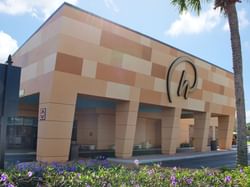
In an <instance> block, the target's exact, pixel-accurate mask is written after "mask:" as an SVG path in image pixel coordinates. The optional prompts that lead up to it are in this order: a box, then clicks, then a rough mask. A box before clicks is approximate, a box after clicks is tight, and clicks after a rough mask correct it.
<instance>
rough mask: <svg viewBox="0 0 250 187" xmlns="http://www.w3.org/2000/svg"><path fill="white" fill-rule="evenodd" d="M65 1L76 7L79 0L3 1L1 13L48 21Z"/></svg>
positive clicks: (0, 6) (0, 3) (0, 5)
mask: <svg viewBox="0 0 250 187" xmlns="http://www.w3.org/2000/svg"><path fill="white" fill-rule="evenodd" d="M64 1H65V2H68V3H71V4H74V5H75V4H77V3H78V1H79V0H1V2H0V13H6V14H11V15H20V14H26V13H29V14H31V15H32V16H35V17H39V18H42V19H46V18H47V17H49V16H50V14H51V13H52V12H53V11H55V10H56V9H57V8H58V7H59V6H60V5H61V4H62V3H63V2H64Z"/></svg>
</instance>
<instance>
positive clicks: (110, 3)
mask: <svg viewBox="0 0 250 187" xmlns="http://www.w3.org/2000/svg"><path fill="white" fill-rule="evenodd" d="M104 3H105V5H106V7H107V8H110V9H112V10H113V11H114V12H119V8H118V6H117V5H116V4H115V2H114V0H104Z"/></svg>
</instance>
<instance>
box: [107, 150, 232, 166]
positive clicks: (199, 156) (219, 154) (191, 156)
mask: <svg viewBox="0 0 250 187" xmlns="http://www.w3.org/2000/svg"><path fill="white" fill-rule="evenodd" d="M232 153H236V150H231V151H223V152H211V153H210V152H209V153H200V154H195V155H186V156H172V157H165V158H164V157H162V158H151V159H140V158H139V157H137V158H136V157H134V159H133V160H132V159H129V160H125V159H117V158H108V161H111V162H114V163H122V164H133V163H134V160H139V163H140V164H147V163H154V162H163V161H176V160H186V159H193V158H202V157H210V156H211V157H212V156H221V155H228V154H232Z"/></svg>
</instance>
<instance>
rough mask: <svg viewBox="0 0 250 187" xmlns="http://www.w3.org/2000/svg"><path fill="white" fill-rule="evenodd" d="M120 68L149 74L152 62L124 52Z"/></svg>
mask: <svg viewBox="0 0 250 187" xmlns="http://www.w3.org/2000/svg"><path fill="white" fill-rule="evenodd" d="M122 68H124V69H127V70H130V71H136V72H138V73H142V74H146V75H150V73H151V69H152V63H151V62H149V61H146V60H143V59H140V58H137V57H134V56H131V55H127V54H124V55H123V60H122Z"/></svg>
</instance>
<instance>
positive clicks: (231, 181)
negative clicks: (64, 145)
mask: <svg viewBox="0 0 250 187" xmlns="http://www.w3.org/2000/svg"><path fill="white" fill-rule="evenodd" d="M3 186H6V187H13V186H18V187H36V186H37V187H38V186H41V187H45V186H46V187H68V186H72V187H90V186H98V187H99V186H102V187H111V186H115V187H128V186H132V187H142V186H145V187H157V186H159V187H160V186H161V187H162V186H176V187H179V186H185V187H188V186H190V187H191V186H192V187H210V186H213V187H216V186H218V187H221V186H223V187H224V186H225V187H227V186H228V187H229V186H242V187H244V186H246V187H247V186H250V167H245V168H236V169H223V170H213V169H206V168H204V169H181V168H176V167H174V168H164V167H161V166H160V165H154V166H139V163H138V161H135V167H134V168H133V169H129V168H125V167H123V166H115V165H114V166H112V165H110V163H109V162H108V161H107V160H105V159H102V160H90V161H87V162H85V161H78V162H69V163H66V164H59V163H52V164H47V163H40V162H36V163H35V162H34V163H21V164H18V165H17V166H15V167H13V168H11V169H7V170H5V171H0V187H3Z"/></svg>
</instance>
